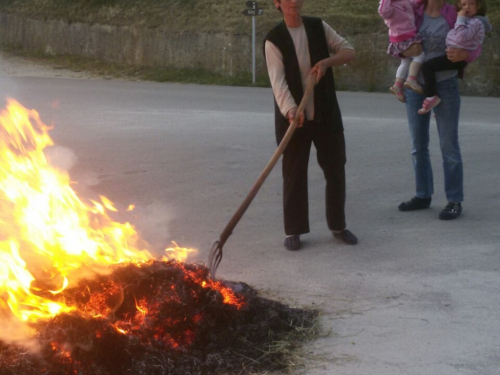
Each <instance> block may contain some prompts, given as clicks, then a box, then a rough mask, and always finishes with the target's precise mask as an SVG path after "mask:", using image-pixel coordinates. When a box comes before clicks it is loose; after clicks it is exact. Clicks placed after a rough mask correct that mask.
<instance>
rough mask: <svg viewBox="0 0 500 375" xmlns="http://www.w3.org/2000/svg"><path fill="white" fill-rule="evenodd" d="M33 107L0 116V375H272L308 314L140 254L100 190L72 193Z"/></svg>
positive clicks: (203, 271) (139, 243)
mask: <svg viewBox="0 0 500 375" xmlns="http://www.w3.org/2000/svg"><path fill="white" fill-rule="evenodd" d="M48 130H49V127H48V126H46V125H44V124H43V123H42V121H41V120H40V118H39V115H38V113H37V112H36V111H34V110H27V109H25V108H24V107H22V106H21V105H20V104H19V103H17V102H16V101H14V100H8V105H7V108H6V109H5V110H3V111H1V112H0V160H1V163H0V324H1V325H2V329H1V330H0V375H124V374H129V375H160V374H161V375H163V374H183V375H184V374H233V373H234V374H245V373H247V374H248V373H258V372H262V371H266V372H267V371H279V370H282V369H286V368H287V366H288V365H289V364H290V350H291V349H293V347H294V346H295V345H296V344H299V343H300V342H301V341H303V340H304V339H306V338H308V337H310V334H309V335H308V334H305V332H306V333H313V332H314V329H315V326H314V322H315V317H316V312H314V311H304V310H298V309H292V308H289V307H287V306H284V305H282V304H279V303H277V302H273V301H270V300H266V299H263V298H260V297H259V296H257V294H256V293H255V292H254V291H253V290H252V289H251V288H250V287H249V286H247V285H245V284H241V283H230V282H221V281H213V280H212V279H211V278H210V277H209V272H208V269H207V268H206V267H205V266H204V265H201V264H193V263H186V262H185V261H186V259H187V255H188V254H189V253H190V252H192V250H191V249H181V248H178V247H176V248H169V249H166V250H165V255H164V256H163V257H162V258H161V259H156V258H154V257H153V255H152V253H151V252H150V249H149V246H148V244H147V243H146V241H144V240H142V239H141V238H140V236H139V234H138V233H137V232H136V231H135V229H134V227H133V226H132V225H131V224H130V223H118V222H115V221H113V220H112V219H111V217H110V215H109V213H110V212H115V211H117V209H116V208H115V207H114V206H113V203H112V202H111V201H110V200H109V199H107V198H106V197H100V200H99V201H95V200H91V201H90V202H85V201H82V200H80V198H79V197H77V195H76V194H75V192H74V191H73V190H72V189H71V186H70V184H71V183H70V178H69V174H68V173H67V171H65V170H62V169H61V168H60V167H57V166H55V165H52V164H51V163H50V162H49V160H48V158H47V154H46V152H45V149H46V148H50V147H52V146H53V142H52V140H51V138H50V137H49V136H48Z"/></svg>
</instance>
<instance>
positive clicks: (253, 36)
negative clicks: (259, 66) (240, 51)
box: [252, 7, 257, 85]
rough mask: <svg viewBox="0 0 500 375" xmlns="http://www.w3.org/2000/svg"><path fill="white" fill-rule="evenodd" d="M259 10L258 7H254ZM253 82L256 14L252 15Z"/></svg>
mask: <svg viewBox="0 0 500 375" xmlns="http://www.w3.org/2000/svg"><path fill="white" fill-rule="evenodd" d="M254 9H255V11H257V7H254ZM252 83H253V84H254V85H255V16H252Z"/></svg>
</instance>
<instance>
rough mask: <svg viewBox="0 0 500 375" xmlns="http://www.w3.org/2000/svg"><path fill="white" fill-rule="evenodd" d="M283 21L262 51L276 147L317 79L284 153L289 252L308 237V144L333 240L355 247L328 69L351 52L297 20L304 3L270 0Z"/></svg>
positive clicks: (310, 22)
mask: <svg viewBox="0 0 500 375" xmlns="http://www.w3.org/2000/svg"><path fill="white" fill-rule="evenodd" d="M273 1H274V5H275V6H276V8H277V9H278V10H279V11H280V12H282V13H283V22H281V23H279V24H278V25H277V26H275V27H274V28H273V29H272V30H271V31H269V33H268V34H267V36H266V39H265V43H264V52H265V57H266V63H267V69H268V72H269V77H270V80H271V85H272V88H273V93H274V99H275V125H276V140H277V142H278V144H279V143H280V142H281V139H282V138H283V136H284V134H285V133H286V130H287V128H288V126H289V124H290V122H292V121H293V119H294V118H295V115H296V113H297V108H298V103H300V101H301V99H302V96H303V93H304V87H306V83H307V81H308V80H309V78H310V77H311V74H313V75H315V76H316V86H315V88H314V92H313V94H312V95H311V97H310V98H309V101H308V103H307V105H306V109H305V115H303V116H301V117H300V121H299V125H298V127H297V129H296V130H295V133H294V134H293V136H292V138H291V139H290V142H289V144H288V146H287V148H286V149H285V151H284V153H283V162H282V163H283V164H282V168H283V208H284V222H285V234H286V237H285V242H284V245H285V247H286V248H287V249H288V250H298V249H300V246H301V242H300V235H301V234H304V233H308V232H309V218H308V193H307V168H308V163H309V154H310V150H311V144H312V143H314V146H315V147H316V150H317V159H318V163H319V165H320V167H321V168H322V170H323V173H324V175H325V179H326V218H327V224H328V228H329V229H330V230H331V231H332V233H333V236H334V237H335V238H336V239H338V240H340V241H341V242H343V243H346V244H349V245H355V244H357V243H358V239H357V238H356V236H355V235H354V234H353V233H352V232H351V231H349V230H347V229H346V222H345V213H344V206H345V171H344V166H345V162H346V156H345V140H344V132H343V131H344V129H343V124H342V117H341V114H340V109H339V106H338V103H337V97H336V93H335V84H334V78H333V71H332V67H333V66H339V65H344V64H346V63H348V62H349V61H351V60H352V59H353V58H354V49H353V48H352V46H351V45H350V44H349V43H348V42H347V41H346V40H345V39H344V38H342V37H341V36H339V35H338V34H337V33H336V32H335V31H334V30H333V29H332V28H331V27H330V26H329V25H328V24H326V23H325V22H323V21H322V20H321V19H319V18H313V17H305V16H302V15H301V11H302V5H303V3H304V0H273Z"/></svg>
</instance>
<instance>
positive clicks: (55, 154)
mask: <svg viewBox="0 0 500 375" xmlns="http://www.w3.org/2000/svg"><path fill="white" fill-rule="evenodd" d="M43 152H44V154H45V157H46V158H47V162H48V163H49V165H50V166H51V167H53V168H56V169H59V170H62V171H66V172H68V171H69V170H71V168H73V167H74V166H75V165H76V164H77V162H78V157H77V156H76V154H75V153H74V152H73V151H72V150H70V149H69V148H67V147H64V146H57V145H56V146H52V147H48V148H46V149H44V150H43Z"/></svg>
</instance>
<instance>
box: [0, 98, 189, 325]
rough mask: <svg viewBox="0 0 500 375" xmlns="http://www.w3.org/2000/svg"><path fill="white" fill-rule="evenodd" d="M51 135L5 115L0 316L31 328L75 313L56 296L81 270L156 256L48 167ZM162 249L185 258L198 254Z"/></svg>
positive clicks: (0, 134) (34, 116)
mask: <svg viewBox="0 0 500 375" xmlns="http://www.w3.org/2000/svg"><path fill="white" fill-rule="evenodd" d="M50 129H51V128H50V127H49V126H47V125H45V124H43V122H42V121H41V120H40V117H39V115H38V113H37V112H36V111H35V110H27V109H26V108H24V107H23V106H22V105H21V104H19V103H18V102H17V101H15V100H13V99H8V100H7V106H6V108H5V109H4V110H2V111H1V112H0V314H1V316H8V315H9V314H11V315H14V316H15V317H16V318H17V319H19V320H21V321H23V322H27V323H30V322H35V321H37V320H39V319H47V318H50V317H53V316H54V315H56V314H59V313H62V312H69V311H71V310H72V309H74V307H70V306H66V304H65V303H64V301H62V302H61V301H57V302H56V299H55V298H54V295H57V294H59V293H61V292H62V291H63V290H64V289H65V288H67V287H68V286H71V285H74V284H75V283H76V281H77V280H78V279H79V277H81V275H82V272H83V271H91V272H97V271H100V272H104V271H105V269H106V268H107V267H109V266H110V265H113V264H118V263H123V262H137V263H143V262H146V261H148V260H150V259H152V258H153V256H152V255H151V253H150V252H149V251H148V250H147V249H146V248H144V246H145V245H144V244H145V242H144V241H142V240H140V238H139V236H138V233H137V232H136V230H135V229H134V227H133V226H132V225H131V224H130V223H119V222H115V221H113V220H112V219H111V218H110V216H109V212H116V211H117V209H116V208H115V206H114V204H113V202H111V201H110V200H109V199H107V198H106V197H103V196H101V197H100V198H99V200H96V201H90V202H84V201H82V200H80V199H79V198H78V197H77V195H76V193H75V192H74V191H73V190H72V188H71V186H70V185H71V181H70V178H69V175H68V173H67V171H64V170H60V169H58V168H56V167H53V166H51V165H50V164H49V162H48V160H47V158H46V156H45V154H44V149H46V148H48V147H51V146H53V144H54V143H53V141H52V139H51V138H50V137H49V135H48V131H49V130H50ZM132 209H133V206H132V205H131V206H129V208H128V210H132ZM165 251H166V254H165V257H164V258H165V259H172V258H175V259H179V260H185V259H186V257H187V256H188V255H189V254H190V253H192V252H193V251H194V250H192V249H182V248H179V247H178V246H177V244H175V247H172V248H168V249H166V250H165ZM120 329H121V328H120Z"/></svg>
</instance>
